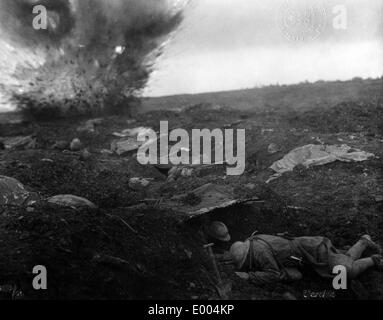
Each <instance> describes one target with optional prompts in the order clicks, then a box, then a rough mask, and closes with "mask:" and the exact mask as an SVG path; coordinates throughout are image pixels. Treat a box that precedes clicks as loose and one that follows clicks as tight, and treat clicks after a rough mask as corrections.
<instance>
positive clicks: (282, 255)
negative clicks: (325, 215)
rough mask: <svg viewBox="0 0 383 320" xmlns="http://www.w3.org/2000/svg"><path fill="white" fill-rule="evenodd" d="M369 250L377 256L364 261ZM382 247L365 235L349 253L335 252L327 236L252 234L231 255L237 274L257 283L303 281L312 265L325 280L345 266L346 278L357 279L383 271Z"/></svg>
mask: <svg viewBox="0 0 383 320" xmlns="http://www.w3.org/2000/svg"><path fill="white" fill-rule="evenodd" d="M367 248H370V249H372V251H373V252H374V253H375V254H374V255H372V256H370V257H367V258H361V257H362V254H363V253H364V252H365V250H366V249H367ZM380 253H381V249H380V247H379V246H378V245H377V244H376V243H374V242H373V241H372V240H371V237H370V236H368V235H365V236H363V237H361V238H360V240H359V241H358V242H357V243H356V244H355V245H354V246H353V247H352V248H351V249H349V250H348V251H347V252H346V253H343V252H342V251H340V250H338V249H336V248H335V247H334V246H333V245H332V243H331V241H330V240H329V239H327V238H325V237H300V238H287V237H279V236H272V235H253V236H251V237H250V238H249V239H247V240H246V241H244V242H236V243H234V244H233V245H232V246H231V248H230V255H231V258H232V260H233V261H234V263H235V265H236V267H237V269H238V271H239V272H236V274H237V275H238V276H239V277H240V278H242V279H245V280H250V281H252V282H253V283H255V284H262V283H263V284H264V283H272V282H276V281H280V280H300V279H301V278H302V274H301V272H300V271H299V269H300V267H301V266H303V265H310V266H312V267H313V268H314V270H315V271H316V272H317V273H318V274H319V275H321V276H322V277H334V274H333V273H332V271H333V268H334V267H335V266H338V265H342V266H344V267H345V268H346V271H347V277H348V278H349V279H354V278H356V277H357V276H358V275H360V274H361V273H362V272H364V271H366V270H367V269H369V268H372V267H374V266H375V267H377V268H378V269H380V270H382V269H383V259H382V256H381V255H380Z"/></svg>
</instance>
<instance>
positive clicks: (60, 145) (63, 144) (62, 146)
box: [52, 140, 70, 151]
mask: <svg viewBox="0 0 383 320" xmlns="http://www.w3.org/2000/svg"><path fill="white" fill-rule="evenodd" d="M69 148H70V143H69V142H68V141H64V140H60V141H56V142H55V143H54V144H53V146H52V149H56V150H61V151H63V150H68V149H69Z"/></svg>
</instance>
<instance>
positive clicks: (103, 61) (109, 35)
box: [0, 0, 187, 112]
mask: <svg viewBox="0 0 383 320" xmlns="http://www.w3.org/2000/svg"><path fill="white" fill-rule="evenodd" d="M186 4H187V0H182V1H180V0H41V1H37V0H2V1H1V3H0V52H1V53H0V68H1V70H2V73H1V74H2V75H1V77H2V78H0V83H1V85H0V86H1V87H0V92H1V93H2V95H3V99H4V97H9V99H10V100H12V101H13V102H14V103H15V104H16V105H17V106H18V107H20V108H23V107H24V108H25V107H27V108H37V109H45V107H48V108H51V107H53V106H55V107H57V106H59V109H60V111H65V112H67V111H71V110H76V111H77V112H78V111H83V110H85V111H89V110H91V109H95V108H98V109H103V108H106V107H107V108H110V107H111V104H113V105H115V106H118V105H121V104H122V103H124V101H126V99H128V98H129V97H132V96H136V95H138V94H139V93H140V91H141V90H142V89H143V88H144V87H145V84H146V82H147V80H148V78H149V75H150V73H151V71H152V69H153V63H154V61H155V59H156V57H158V55H160V54H161V52H162V49H163V47H164V43H166V41H167V40H169V38H170V37H171V35H172V32H174V31H175V30H176V29H177V27H178V26H179V24H180V23H181V21H182V17H183V10H184V8H185V5H186ZM36 5H44V6H45V7H46V9H47V13H48V28H47V29H46V30H35V29H34V28H33V23H32V22H33V19H34V17H35V15H34V14H33V8H34V6H36Z"/></svg>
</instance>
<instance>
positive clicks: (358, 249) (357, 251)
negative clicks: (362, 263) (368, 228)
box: [346, 235, 381, 260]
mask: <svg viewBox="0 0 383 320" xmlns="http://www.w3.org/2000/svg"><path fill="white" fill-rule="evenodd" d="M367 248H371V249H373V250H374V251H375V252H377V253H379V251H380V250H381V249H380V247H379V246H378V245H377V244H376V243H375V242H373V241H372V240H371V237H370V236H369V235H365V236H363V237H361V238H360V239H359V241H358V242H357V243H356V244H355V245H354V246H352V247H351V248H350V250H348V251H347V253H346V255H348V256H349V257H350V258H351V259H353V260H357V259H359V258H360V257H361V256H362V254H363V252H364V251H365V250H366V249H367Z"/></svg>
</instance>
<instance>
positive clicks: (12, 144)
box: [3, 136, 36, 150]
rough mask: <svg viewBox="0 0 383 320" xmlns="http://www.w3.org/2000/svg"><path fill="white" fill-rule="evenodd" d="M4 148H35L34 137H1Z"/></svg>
mask: <svg viewBox="0 0 383 320" xmlns="http://www.w3.org/2000/svg"><path fill="white" fill-rule="evenodd" d="M3 144H4V146H5V149H9V150H29V149H35V148H36V138H34V137H33V136H26V137H12V138H6V139H3Z"/></svg>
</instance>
